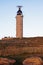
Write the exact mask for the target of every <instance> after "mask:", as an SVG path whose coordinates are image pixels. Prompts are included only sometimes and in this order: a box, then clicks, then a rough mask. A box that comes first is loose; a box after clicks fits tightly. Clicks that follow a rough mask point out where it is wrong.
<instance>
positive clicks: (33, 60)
mask: <svg viewBox="0 0 43 65" xmlns="http://www.w3.org/2000/svg"><path fill="white" fill-rule="evenodd" d="M23 65H42V59H41V58H39V57H30V58H27V59H25V60H24V61H23Z"/></svg>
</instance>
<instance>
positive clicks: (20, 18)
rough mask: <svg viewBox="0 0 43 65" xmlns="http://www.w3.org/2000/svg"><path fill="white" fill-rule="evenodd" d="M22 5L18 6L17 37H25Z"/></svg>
mask: <svg viewBox="0 0 43 65" xmlns="http://www.w3.org/2000/svg"><path fill="white" fill-rule="evenodd" d="M21 7H22V6H18V11H17V15H16V38H23V14H22V11H21Z"/></svg>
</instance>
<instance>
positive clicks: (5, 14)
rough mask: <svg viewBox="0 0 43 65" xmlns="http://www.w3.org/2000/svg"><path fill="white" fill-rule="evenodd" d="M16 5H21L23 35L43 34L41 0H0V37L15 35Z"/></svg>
mask: <svg viewBox="0 0 43 65" xmlns="http://www.w3.org/2000/svg"><path fill="white" fill-rule="evenodd" d="M18 5H22V6H23V7H22V11H23V16H24V18H23V36H24V37H34V36H43V0H0V38H2V37H5V36H7V37H8V36H10V37H16V19H15V17H16V12H17V10H18V8H17V7H16V6H18Z"/></svg>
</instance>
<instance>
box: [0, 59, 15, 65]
mask: <svg viewBox="0 0 43 65" xmlns="http://www.w3.org/2000/svg"><path fill="white" fill-rule="evenodd" d="M15 62H16V61H15V60H12V59H7V58H0V65H13V64H14V63H15Z"/></svg>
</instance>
